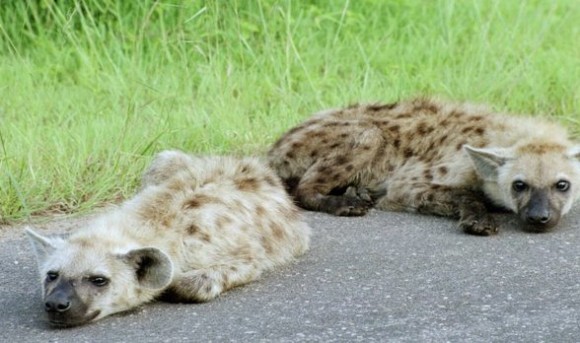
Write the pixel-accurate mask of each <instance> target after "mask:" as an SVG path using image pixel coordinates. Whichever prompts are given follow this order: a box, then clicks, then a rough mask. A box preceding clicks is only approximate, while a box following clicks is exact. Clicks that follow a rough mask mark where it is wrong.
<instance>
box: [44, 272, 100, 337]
mask: <svg viewBox="0 0 580 343" xmlns="http://www.w3.org/2000/svg"><path fill="white" fill-rule="evenodd" d="M44 310H45V311H46V314H47V315H48V321H49V322H50V324H52V325H54V326H60V327H70V326H76V325H80V324H84V323H86V322H89V321H91V320H93V319H94V318H95V317H96V316H98V315H99V312H98V311H95V312H94V313H91V314H89V313H87V310H88V308H87V306H86V304H85V303H83V302H82V301H81V299H80V298H79V297H78V296H77V294H76V292H75V290H74V287H73V285H72V284H71V283H70V282H68V281H63V282H61V283H59V284H58V285H57V286H56V287H55V288H54V289H52V291H50V292H49V293H47V294H46V296H45V297H44Z"/></svg>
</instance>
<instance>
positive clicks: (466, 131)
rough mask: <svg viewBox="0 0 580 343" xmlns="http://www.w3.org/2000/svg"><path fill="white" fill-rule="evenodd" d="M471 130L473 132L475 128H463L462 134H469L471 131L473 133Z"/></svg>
mask: <svg viewBox="0 0 580 343" xmlns="http://www.w3.org/2000/svg"><path fill="white" fill-rule="evenodd" d="M471 130H473V127H471V126H467V127H464V128H463V130H461V133H462V134H467V133H469V131H471Z"/></svg>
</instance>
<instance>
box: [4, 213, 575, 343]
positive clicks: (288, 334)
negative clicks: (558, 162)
mask: <svg viewBox="0 0 580 343" xmlns="http://www.w3.org/2000/svg"><path fill="white" fill-rule="evenodd" d="M307 218H308V221H309V222H310V223H311V224H312V227H313V228H314V235H313V244H312V249H311V251H310V252H309V253H308V254H307V255H306V256H304V257H303V258H302V259H301V260H299V261H298V262H297V263H295V264H293V265H290V266H287V267H285V268H282V269H278V270H276V271H274V272H271V273H269V274H267V275H265V276H264V277H263V278H262V279H261V280H259V281H258V282H255V283H252V284H249V285H246V286H245V287H241V288H238V289H235V290H233V291H230V292H228V293H226V294H224V295H223V296H222V297H221V298H219V299H217V300H215V301H213V302H210V303H206V304H193V305H175V304H164V303H153V304H148V305H145V306H143V307H142V308H140V309H138V310H136V311H134V312H132V313H128V314H124V315H117V316H113V317H110V318H107V319H104V320H102V321H100V322H97V323H95V324H91V325H88V326H84V327H79V328H72V329H66V330H55V329H51V328H49V327H48V326H47V325H46V324H45V323H44V321H43V319H44V317H43V313H42V304H41V301H40V286H39V283H38V281H37V278H38V277H37V272H36V264H35V261H34V260H33V257H32V251H31V249H30V247H29V246H28V242H27V241H26V240H24V239H23V238H22V237H20V236H18V235H14V234H12V235H6V234H4V238H3V239H2V241H1V242H0V271H1V275H2V276H1V279H0V292H1V294H0V304H1V305H0V342H143V343H144V342H179V341H185V342H191V341H196V342H580V314H579V312H580V277H579V276H580V248H579V247H580V211H579V210H576V211H575V213H573V214H571V215H569V216H568V217H566V218H565V219H564V222H562V223H561V225H560V227H559V228H558V230H556V231H554V232H552V233H547V234H530V233H525V232H522V231H520V230H518V228H517V225H516V223H515V222H514V221H513V219H512V218H511V217H509V216H505V215H502V216H501V217H500V220H502V221H503V222H504V223H505V225H503V230H502V231H501V233H500V234H499V235H498V236H495V237H474V236H468V235H465V234H462V233H461V232H459V231H458V230H457V229H456V228H455V223H454V222H453V221H451V220H446V219H442V218H434V217H424V216H418V215H410V214H403V213H385V212H378V211H375V212H371V213H370V214H369V215H368V216H366V217H363V218H336V217H331V216H327V215H323V214H315V213H307Z"/></svg>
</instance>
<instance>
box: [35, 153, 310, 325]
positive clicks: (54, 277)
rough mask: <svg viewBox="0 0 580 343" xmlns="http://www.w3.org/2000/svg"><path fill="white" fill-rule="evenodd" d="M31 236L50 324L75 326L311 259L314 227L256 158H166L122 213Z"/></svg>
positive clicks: (211, 292)
mask: <svg viewBox="0 0 580 343" xmlns="http://www.w3.org/2000/svg"><path fill="white" fill-rule="evenodd" d="M28 234H29V236H30V238H31V241H32V243H33V246H34V248H35V251H36V254H37V257H38V262H39V268H40V274H41V278H42V285H43V298H44V303H45V309H46V312H47V314H48V318H49V321H50V322H51V323H52V324H54V325H56V326H74V325H80V324H84V323H87V322H90V321H94V320H97V319H100V318H103V317H105V316H107V315H110V314H113V313H116V312H121V311H126V310H129V309H132V308H135V307H137V306H139V305H141V304H143V303H145V302H148V301H151V300H153V299H155V298H160V299H162V300H167V301H175V302H199V301H207V300H210V299H212V298H215V297H216V296H218V295H219V294H220V293H222V292H224V291H226V290H228V289H230V288H232V287H236V286H238V285H242V284H245V283H248V282H251V281H253V280H255V279H256V278H258V277H259V275H260V274H261V273H262V272H263V271H265V270H268V269H270V268H273V267H275V266H278V265H281V264H284V263H287V262H289V261H291V260H292V259H293V258H295V257H296V256H298V255H301V254H302V253H304V252H305V251H306V250H307V249H308V245H309V235H310V228H309V227H308V225H307V224H305V223H304V222H303V221H302V218H301V215H300V213H299V210H298V209H297V208H296V207H295V206H294V204H293V203H292V200H291V199H290V198H289V197H288V195H287V194H286V192H285V190H284V188H283V186H282V184H281V183H280V181H279V179H278V177H277V176H276V175H275V174H274V173H273V172H272V171H271V170H270V169H269V168H267V167H266V166H265V165H263V164H262V163H260V162H258V161H257V160H256V159H254V158H244V159H235V158H232V157H193V156H188V155H186V154H183V153H181V152H176V151H167V152H163V153H161V154H159V155H158V156H157V158H156V159H155V160H154V162H153V164H152V165H151V167H150V168H149V170H148V171H147V172H146V173H145V175H144V178H143V187H142V189H141V191H140V192H139V193H138V194H137V195H136V196H135V197H134V198H133V199H130V200H128V201H126V202H125V203H123V204H122V205H121V206H120V207H119V208H117V209H114V210H113V211H110V212H107V213H105V214H104V215H102V216H100V217H99V218H97V219H96V220H94V221H93V222H92V223H90V224H89V225H88V226H87V227H84V228H81V229H79V230H78V231H75V232H73V233H72V234H71V235H70V236H69V237H65V238H62V237H45V236H43V235H40V234H38V233H35V232H34V231H32V230H28Z"/></svg>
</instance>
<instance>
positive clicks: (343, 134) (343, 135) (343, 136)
mask: <svg viewBox="0 0 580 343" xmlns="http://www.w3.org/2000/svg"><path fill="white" fill-rule="evenodd" d="M338 136H339V137H340V138H346V137H348V136H349V134H348V133H341V134H340V135H338Z"/></svg>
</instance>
